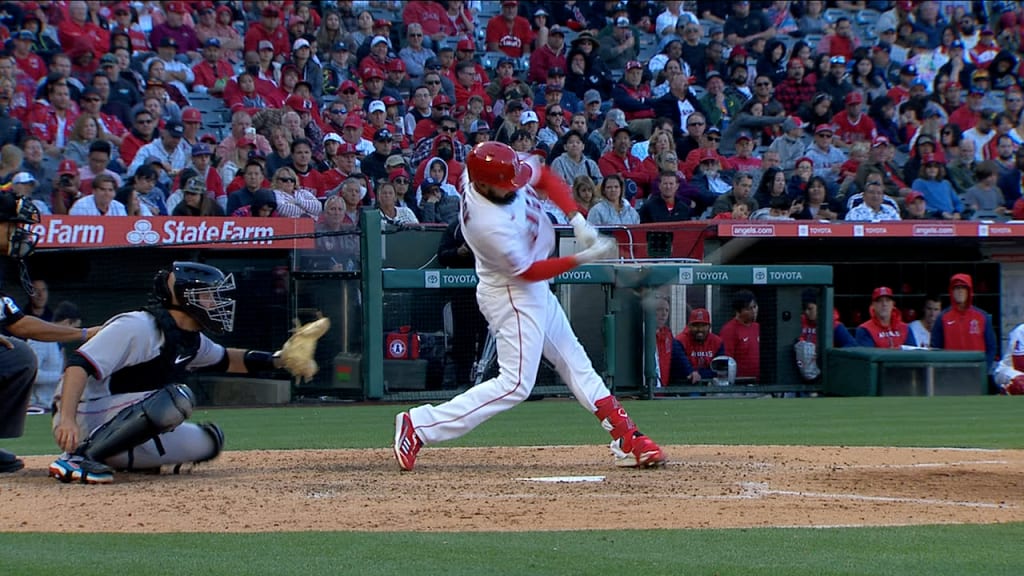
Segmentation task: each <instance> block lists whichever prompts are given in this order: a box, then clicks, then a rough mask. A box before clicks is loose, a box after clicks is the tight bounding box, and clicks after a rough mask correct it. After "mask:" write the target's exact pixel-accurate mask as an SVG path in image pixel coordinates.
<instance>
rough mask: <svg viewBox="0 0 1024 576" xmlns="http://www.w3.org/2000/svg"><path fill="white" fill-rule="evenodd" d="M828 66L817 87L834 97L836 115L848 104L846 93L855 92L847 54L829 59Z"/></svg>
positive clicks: (834, 113) (819, 90) (833, 107)
mask: <svg viewBox="0 0 1024 576" xmlns="http://www.w3.org/2000/svg"><path fill="white" fill-rule="evenodd" d="M828 66H829V68H828V73H827V74H825V75H824V76H823V77H822V78H820V79H819V80H818V82H817V84H816V86H815V87H816V88H817V89H818V92H825V93H826V94H828V95H829V96H831V97H832V109H831V113H832V115H836V114H838V113H839V112H841V111H842V110H843V108H844V107H845V106H846V104H845V102H846V95H847V94H849V93H850V92H853V90H854V88H853V84H852V83H851V82H850V79H849V77H848V74H847V72H846V57H845V56H833V57H832V58H831V59H829V65H828ZM908 86H909V85H908ZM908 95H909V88H908ZM908 97H909V96H908ZM890 98H892V95H890Z"/></svg>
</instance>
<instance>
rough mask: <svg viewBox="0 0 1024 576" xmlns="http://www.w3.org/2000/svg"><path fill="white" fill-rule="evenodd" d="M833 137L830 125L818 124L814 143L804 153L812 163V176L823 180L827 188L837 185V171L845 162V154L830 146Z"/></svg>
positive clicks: (833, 132) (833, 131)
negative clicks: (826, 183) (827, 184)
mask: <svg viewBox="0 0 1024 576" xmlns="http://www.w3.org/2000/svg"><path fill="white" fill-rule="evenodd" d="M834 135H835V127H833V126H832V125H831V124H819V125H818V126H817V127H816V128H815V129H814V141H813V142H811V145H810V146H808V147H807V151H806V152H805V153H804V155H805V156H807V157H808V158H810V159H811V160H812V161H813V162H814V175H815V176H821V177H822V178H824V179H825V181H826V182H828V183H829V186H834V185H837V184H838V183H839V169H840V167H841V166H842V165H843V163H844V162H846V160H847V157H846V153H845V152H843V151H842V150H841V149H839V148H838V147H837V146H834V145H833V144H832V137H833V136H834Z"/></svg>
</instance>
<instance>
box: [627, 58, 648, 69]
mask: <svg viewBox="0 0 1024 576" xmlns="http://www.w3.org/2000/svg"><path fill="white" fill-rule="evenodd" d="M636 68H639V69H641V70H643V68H644V65H643V64H641V63H640V61H639V60H630V61H629V62H626V71H627V72H628V71H630V70H634V69H636Z"/></svg>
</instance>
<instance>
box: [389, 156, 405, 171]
mask: <svg viewBox="0 0 1024 576" xmlns="http://www.w3.org/2000/svg"><path fill="white" fill-rule="evenodd" d="M395 166H401V167H402V168H405V157H404V156H402V155H401V154H392V155H391V156H388V159H387V160H385V161H384V167H385V168H387V169H389V170H390V169H391V168H394V167H395Z"/></svg>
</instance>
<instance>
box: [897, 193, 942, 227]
mask: <svg viewBox="0 0 1024 576" xmlns="http://www.w3.org/2000/svg"><path fill="white" fill-rule="evenodd" d="M901 217H902V218H903V220H938V219H939V217H938V216H936V215H935V214H934V213H933V212H932V211H931V210H929V209H928V202H927V201H926V200H925V199H924V194H922V193H920V192H918V191H917V190H911V191H910V192H908V193H907V195H906V197H904V198H903V212H902V213H901Z"/></svg>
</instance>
